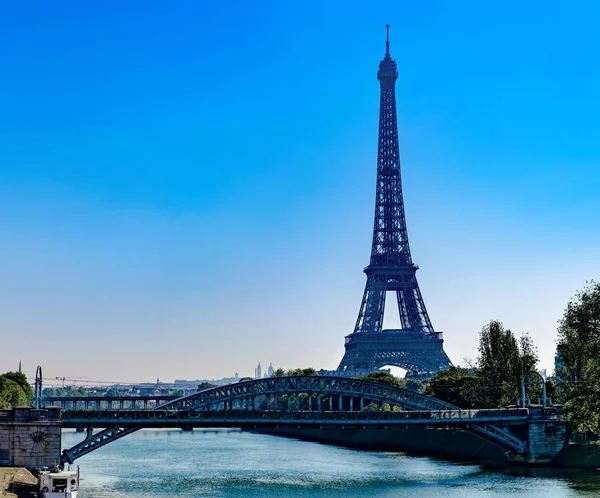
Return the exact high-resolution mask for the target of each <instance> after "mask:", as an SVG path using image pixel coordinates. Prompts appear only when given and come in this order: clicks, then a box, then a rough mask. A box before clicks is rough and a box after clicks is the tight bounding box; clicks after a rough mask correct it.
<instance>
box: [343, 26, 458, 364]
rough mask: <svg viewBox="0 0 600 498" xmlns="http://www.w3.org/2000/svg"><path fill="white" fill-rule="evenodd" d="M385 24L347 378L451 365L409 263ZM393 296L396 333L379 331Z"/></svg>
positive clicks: (391, 63)
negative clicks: (363, 278)
mask: <svg viewBox="0 0 600 498" xmlns="http://www.w3.org/2000/svg"><path fill="white" fill-rule="evenodd" d="M389 28H390V26H389V24H388V25H386V33H387V36H386V44H385V55H384V57H383V60H382V61H381V62H380V63H379V71H378V72H377V79H378V80H379V85H380V92H381V93H380V104H379V138H378V147H377V184H376V193H375V222H374V225H373V241H372V244H371V259H370V262H369V266H367V267H366V268H365V270H364V271H365V273H366V275H367V284H366V287H365V292H364V294H363V299H362V302H361V306H360V310H359V314H358V319H357V321H356V326H355V327H354V332H353V333H352V334H350V335H349V336H347V337H346V354H345V355H344V358H343V359H342V362H341V363H340V366H339V367H338V371H342V372H345V373H349V372H353V373H365V372H366V373H368V372H370V371H373V370H376V369H378V368H381V367H383V366H385V365H394V366H399V367H402V368H405V369H406V370H408V371H409V372H411V373H413V374H418V375H421V374H428V373H432V372H436V371H438V370H442V369H445V368H448V367H449V366H450V365H451V362H450V360H449V359H448V356H446V353H445V352H444V350H443V347H442V344H443V340H442V333H441V332H435V330H434V329H433V326H432V325H431V320H430V319H429V315H428V314H427V310H426V308H425V303H424V302H423V297H422V296H421V291H420V289H419V284H418V283H417V278H416V271H417V269H418V266H416V265H415V264H414V263H413V261H412V256H411V253H410V245H409V243H408V232H407V230H406V219H405V214H404V200H403V196H402V181H401V177H400V150H399V145H398V123H397V118H396V80H397V79H398V69H397V66H396V61H395V60H394V59H392V56H391V54H390V40H389ZM388 291H393V292H395V293H396V299H397V302H398V311H399V314H400V323H401V328H400V329H393V330H389V329H388V330H382V328H383V316H384V312H385V298H386V293H387V292H388Z"/></svg>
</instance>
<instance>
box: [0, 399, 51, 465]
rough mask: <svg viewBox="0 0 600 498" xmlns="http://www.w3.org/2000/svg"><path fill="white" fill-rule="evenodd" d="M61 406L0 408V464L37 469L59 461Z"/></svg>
mask: <svg viewBox="0 0 600 498" xmlns="http://www.w3.org/2000/svg"><path fill="white" fill-rule="evenodd" d="M61 429H62V421H61V419H60V408H47V409H41V410H36V409H34V408H29V407H20V408H15V409H13V410H1V411H0V467H25V468H28V469H37V468H40V467H52V466H53V465H54V462H58V461H60V450H61Z"/></svg>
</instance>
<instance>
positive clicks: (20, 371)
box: [19, 360, 23, 373]
mask: <svg viewBox="0 0 600 498" xmlns="http://www.w3.org/2000/svg"><path fill="white" fill-rule="evenodd" d="M19 373H23V372H22V370H21V360H19Z"/></svg>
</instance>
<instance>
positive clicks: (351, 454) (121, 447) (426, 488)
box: [63, 429, 600, 498]
mask: <svg viewBox="0 0 600 498" xmlns="http://www.w3.org/2000/svg"><path fill="white" fill-rule="evenodd" d="M82 437H83V434H76V433H75V432H65V433H64V434H63V445H64V446H65V447H69V446H72V445H73V444H75V443H76V442H78V441H80V440H81V439H82ZM77 463H78V464H79V466H80V467H81V485H80V493H79V494H80V497H81V498H165V497H177V498H179V497H186V498H189V497H212V496H215V497H229V496H231V497H240V496H243V497H261V498H263V497H279V496H281V497H342V496H343V497H344V498H352V497H391V496H394V497H398V496H399V497H404V496H406V497H411V498H420V497H427V498H455V497H470V496H475V497H505V496H517V495H518V496H519V497H543V498H554V497H574V496H595V497H600V472H598V473H584V472H570V473H567V474H565V473H558V472H553V473H540V472H539V471H538V472H537V473H536V474H537V475H532V473H531V471H521V472H518V471H511V472H510V473H507V472H488V471H485V470H484V469H482V468H481V467H480V466H478V465H473V464H471V465H464V464H455V463H450V462H446V461H442V460H435V459H431V458H421V457H413V456H406V455H404V454H402V453H384V452H379V453H378V452H368V451H356V450H350V449H346V448H339V447H335V446H327V445H322V444H318V443H309V442H304V441H297V440H294V439H285V438H278V437H274V436H266V435H259V434H251V433H248V432H240V431H236V430H216V431H215V430H212V431H204V430H200V429H196V430H194V431H193V432H183V431H179V430H144V431H140V432H137V433H134V434H132V435H129V436H126V437H125V438H123V439H121V440H119V441H115V442H114V443H111V444H109V445H107V446H105V447H103V448H100V449H98V450H96V451H94V452H92V453H90V454H89V455H87V456H85V457H83V458H81V459H79V460H78V461H77Z"/></svg>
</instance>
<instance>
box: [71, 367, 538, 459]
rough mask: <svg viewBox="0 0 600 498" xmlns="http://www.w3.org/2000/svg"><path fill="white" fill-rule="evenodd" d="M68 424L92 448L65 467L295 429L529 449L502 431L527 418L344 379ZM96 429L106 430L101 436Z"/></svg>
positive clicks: (233, 392) (258, 388) (257, 387)
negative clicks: (149, 432) (181, 440)
mask: <svg viewBox="0 0 600 498" xmlns="http://www.w3.org/2000/svg"><path fill="white" fill-rule="evenodd" d="M83 399H85V398H83ZM62 418H63V424H64V427H76V428H86V429H87V437H86V439H85V440H84V441H82V442H81V443H79V444H77V445H75V446H74V447H72V448H70V449H66V450H64V451H63V454H62V457H61V463H62V464H63V465H64V464H65V463H73V461H74V460H75V459H77V458H80V457H82V456H84V455H86V454H87V453H90V452H91V451H94V450H95V449H98V448H100V447H102V446H105V445H106V444H108V443H110V442H112V441H115V440H117V439H120V438H122V437H124V436H126V435H128V434H131V433H133V432H136V431H138V430H139V429H142V428H145V427H146V428H151V427H194V426H196V427H207V426H209V427H215V426H220V427H223V426H225V427H227V426H228V427H250V428H261V427H262V428H269V427H278V426H279V424H288V425H292V426H294V427H300V426H303V427H315V426H316V427H321V428H322V427H324V426H330V427H333V426H335V427H338V426H339V427H342V428H343V427H345V426H346V427H361V428H365V427H366V426H367V425H368V426H370V427H373V426H382V427H383V426H385V427H387V426H388V425H390V424H391V425H401V426H404V427H406V426H409V425H411V426H414V425H417V424H420V425H422V426H426V427H429V426H430V425H437V426H439V425H440V424H443V425H445V426H450V425H452V426H460V427H463V428H468V429H470V430H473V431H475V432H478V433H480V434H481V435H483V436H484V437H486V438H487V439H490V440H492V441H493V442H495V443H496V444H500V445H501V446H502V447H504V448H506V449H509V450H511V451H516V452H518V453H522V452H523V451H524V450H525V446H526V444H525V442H523V441H521V440H520V439H518V438H517V437H515V436H514V435H513V434H512V433H511V432H510V431H509V430H508V429H506V428H504V427H500V426H498V425H496V424H503V425H506V424H509V425H510V424H523V423H526V419H527V410H526V409H521V410H479V411H478V410H461V409H460V408H458V407H456V406H454V405H451V404H450V403H446V402H444V401H441V400H439V399H436V398H433V397H430V396H426V395H424V394H421V393H417V392H415V391H411V390H409V389H403V388H400V387H395V386H392V385H389V384H381V383H377V382H370V381H364V380H359V379H353V378H344V377H327V376H296V377H272V378H268V379H260V380H253V381H246V382H240V383H237V384H230V385H227V386H222V387H214V388H211V389H207V390H204V391H200V392H197V393H193V394H191V395H188V396H183V397H181V398H177V399H174V400H170V401H167V402H166V403H163V404H161V405H159V406H156V407H154V408H151V409H145V410H144V409H137V410H136V409H129V410H121V409H119V410H112V409H96V410H90V409H77V408H76V407H74V408H73V409H69V410H64V411H63V417H62ZM494 422H495V423H496V424H494ZM95 428H102V429H103V430H101V431H99V432H96V433H95V432H94V429H95Z"/></svg>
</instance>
